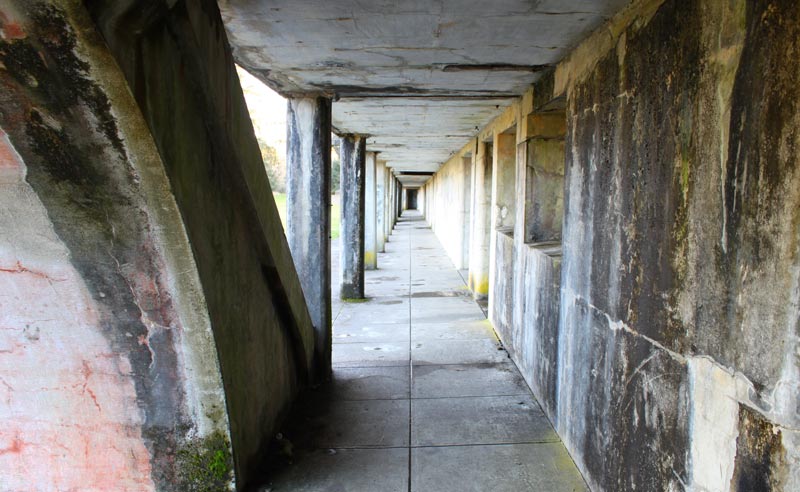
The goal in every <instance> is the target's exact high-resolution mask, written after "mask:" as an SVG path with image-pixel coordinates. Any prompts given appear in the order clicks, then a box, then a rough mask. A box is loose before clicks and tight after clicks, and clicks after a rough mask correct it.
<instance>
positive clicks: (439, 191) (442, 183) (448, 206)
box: [420, 155, 472, 269]
mask: <svg viewBox="0 0 800 492" xmlns="http://www.w3.org/2000/svg"><path fill="white" fill-rule="evenodd" d="M471 191H472V157H471V155H468V156H464V157H461V156H459V157H457V158H453V159H450V160H449V161H448V162H446V163H445V165H443V166H442V168H441V169H440V171H439V172H438V173H436V175H434V176H433V177H432V178H431V179H430V180H428V182H427V183H426V184H425V186H424V187H422V188H421V189H420V193H421V194H422V196H423V198H422V199H421V200H420V203H424V204H425V206H424V209H423V210H421V212H422V213H423V214H424V215H425V220H426V221H427V223H428V224H429V225H430V226H431V229H433V231H434V232H436V234H437V235H438V236H439V237H440V238H442V239H441V241H442V246H444V248H445V250H446V251H447V254H448V256H449V257H450V258H453V260H454V263H455V264H456V267H457V268H458V269H465V268H469V258H468V256H469V231H470V216H471V213H470V210H471V206H472V203H471V202H472V194H471Z"/></svg>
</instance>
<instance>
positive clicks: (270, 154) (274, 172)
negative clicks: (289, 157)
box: [258, 140, 286, 193]
mask: <svg viewBox="0 0 800 492" xmlns="http://www.w3.org/2000/svg"><path fill="white" fill-rule="evenodd" d="M258 146H259V148H260V149H261V158H262V159H263V160H264V167H265V168H266V170H267V176H268V177H269V184H270V186H272V191H277V192H279V193H285V192H286V161H285V160H284V159H281V157H280V155H278V151H277V150H275V147H272V146H271V145H269V144H267V143H266V142H264V141H262V140H259V141H258Z"/></svg>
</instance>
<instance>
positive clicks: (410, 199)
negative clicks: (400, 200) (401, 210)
mask: <svg viewBox="0 0 800 492" xmlns="http://www.w3.org/2000/svg"><path fill="white" fill-rule="evenodd" d="M418 195H419V190H417V189H408V190H406V210H417V196H418Z"/></svg>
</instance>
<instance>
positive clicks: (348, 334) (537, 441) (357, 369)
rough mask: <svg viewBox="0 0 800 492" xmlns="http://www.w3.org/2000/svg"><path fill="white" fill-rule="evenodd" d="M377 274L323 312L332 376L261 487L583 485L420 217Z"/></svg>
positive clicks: (401, 225)
mask: <svg viewBox="0 0 800 492" xmlns="http://www.w3.org/2000/svg"><path fill="white" fill-rule="evenodd" d="M333 257H334V258H336V257H337V255H336V254H334V255H333ZM378 265H379V269H378V270H373V271H368V272H366V290H367V295H368V297H369V299H368V301H366V302H362V303H341V304H336V303H335V304H334V317H335V321H334V341H333V343H334V345H333V366H334V381H333V383H331V384H330V385H329V386H326V387H322V388H317V389H315V390H312V391H310V392H309V393H308V394H307V395H305V396H304V397H302V398H301V400H300V401H301V403H299V404H298V406H299V409H297V410H295V411H293V414H294V416H295V420H294V421H293V423H292V424H290V426H289V428H288V430H287V431H286V435H285V441H283V449H281V450H279V451H278V452H279V454H282V458H283V460H282V461H283V464H282V466H281V467H280V468H279V469H277V470H270V471H269V475H268V477H269V478H268V482H269V483H268V484H267V485H266V486H265V487H264V489H262V490H271V491H284V490H286V491H297V492H300V491H307V492H311V491H352V492H356V491H381V492H391V491H407V490H413V491H420V492H422V491H435V492H446V491H458V492H465V491H490V490H491V491H542V492H545V491H546V492H559V491H577V490H586V485H585V483H584V481H583V479H582V478H581V476H580V474H579V472H578V471H577V468H576V467H575V465H574V464H573V462H572V460H571V458H570V457H569V455H568V454H567V451H566V449H565V448H564V446H563V445H562V443H561V442H560V440H559V438H558V436H557V435H556V433H555V432H554V431H553V428H552V426H551V425H550V423H549V422H548V420H547V418H546V417H545V415H544V414H543V413H542V410H541V409H540V407H539V404H538V403H537V402H536V400H535V399H534V398H533V396H532V395H531V392H530V390H529V389H528V387H527V386H526V385H525V382H524V381H523V379H522V377H521V376H520V373H519V371H518V370H517V368H516V367H515V365H514V364H513V362H511V360H510V359H509V358H508V355H507V353H506V351H505V350H503V349H502V347H501V346H500V344H499V342H498V339H497V337H496V336H495V334H494V332H493V330H492V328H491V326H490V325H489V323H488V322H487V321H486V318H485V316H484V314H483V312H482V310H481V309H480V308H479V307H478V305H477V304H476V303H475V302H474V301H473V300H472V298H471V296H470V295H469V294H468V291H467V289H466V286H465V283H464V280H463V278H462V277H461V275H460V274H459V272H458V271H457V270H456V269H455V268H454V266H453V264H452V263H451V262H450V260H449V259H448V257H447V256H446V254H445V252H444V250H443V249H442V247H441V245H440V244H439V241H438V240H437V239H436V237H435V236H434V234H433V233H432V232H431V230H430V228H429V227H427V226H426V225H425V223H424V221H423V220H422V217H421V216H420V215H419V213H417V212H405V214H404V215H403V217H402V218H401V219H400V221H399V222H398V224H397V227H396V228H395V230H394V232H393V234H392V236H391V239H390V242H388V243H387V244H386V253H385V254H381V255H380V257H379V263H378ZM333 271H334V272H336V271H337V269H336V268H334V269H333ZM334 285H336V282H334ZM337 298H338V296H337V295H336V293H334V299H337ZM290 443H291V444H290ZM277 461H281V460H280V459H278V460H277Z"/></svg>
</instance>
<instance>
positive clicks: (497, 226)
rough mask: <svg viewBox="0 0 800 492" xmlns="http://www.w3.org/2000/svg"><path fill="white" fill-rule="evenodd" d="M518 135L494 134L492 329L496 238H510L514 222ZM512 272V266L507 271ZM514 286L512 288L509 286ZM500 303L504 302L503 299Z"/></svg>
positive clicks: (513, 133) (491, 228) (491, 234)
mask: <svg viewBox="0 0 800 492" xmlns="http://www.w3.org/2000/svg"><path fill="white" fill-rule="evenodd" d="M516 160H517V135H516V130H515V131H514V132H505V133H495V134H494V156H493V161H494V166H493V167H492V206H491V211H492V216H491V226H490V230H489V285H490V287H489V320H490V321H492V323H493V324H494V325H495V326H498V324H499V322H498V321H497V320H496V319H494V317H493V316H494V314H495V309H494V305H495V302H496V299H495V289H494V286H495V278H496V276H497V275H498V274H500V275H503V273H502V272H497V271H496V268H495V266H496V255H497V234H498V232H499V231H503V232H505V233H507V232H509V231H510V232H511V233H512V235H513V229H514V223H515V219H516V207H515V203H516V192H517V189H516V178H517V166H516ZM510 269H511V271H512V272H513V271H514V266H513V264H512V265H511V267H510ZM511 285H513V284H511ZM500 302H501V303H502V302H504V300H503V299H501V300H500Z"/></svg>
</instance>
